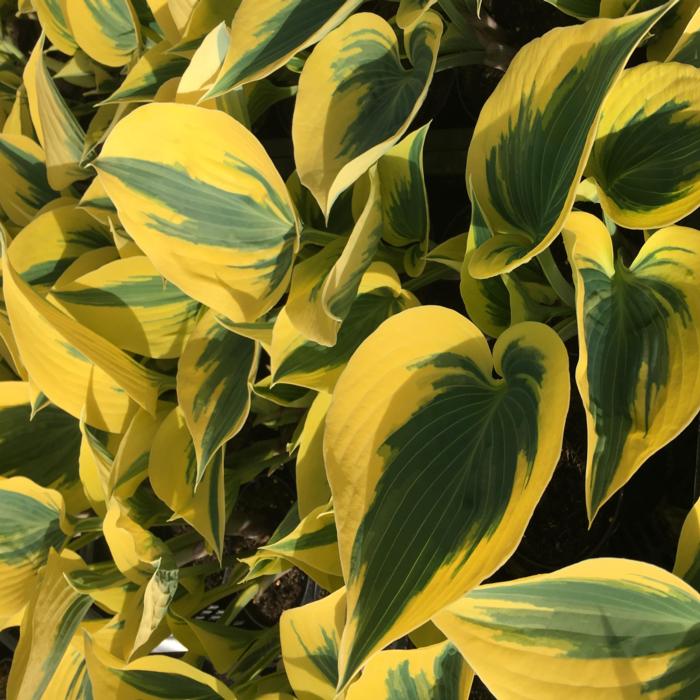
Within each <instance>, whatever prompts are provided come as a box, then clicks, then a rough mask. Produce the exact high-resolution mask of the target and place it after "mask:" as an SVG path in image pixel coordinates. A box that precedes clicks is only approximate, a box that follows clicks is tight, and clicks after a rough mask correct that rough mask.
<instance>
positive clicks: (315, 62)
mask: <svg viewBox="0 0 700 700" xmlns="http://www.w3.org/2000/svg"><path fill="white" fill-rule="evenodd" d="M441 35H442V22H441V20H440V18H439V17H438V16H437V15H436V14H434V13H432V12H429V13H426V14H425V15H424V16H423V18H422V19H421V20H420V21H419V22H418V23H417V24H415V25H414V26H413V27H411V29H410V30H409V31H407V32H406V34H405V36H404V47H405V50H406V53H407V55H408V57H409V59H410V62H411V66H412V67H411V68H410V69H406V68H404V67H403V65H402V64H401V61H400V58H399V47H398V45H397V38H396V35H395V34H394V31H393V29H392V28H391V26H390V25H389V24H388V23H387V22H386V21H385V20H384V19H382V18H381V17H379V16H377V15H374V14H371V13H359V14H355V15H353V16H352V17H350V18H349V19H348V20H347V21H346V22H344V23H343V24H342V25H341V26H340V27H338V28H337V29H335V30H333V31H332V32H331V33H330V34H328V36H326V37H325V39H323V40H322V41H321V43H320V44H318V46H317V47H316V48H315V49H314V51H313V53H312V54H311V56H310V57H309V59H308V60H307V61H306V64H305V65H304V70H303V71H302V74H301V76H300V79H299V93H298V96H297V101H296V106H295V110H294V121H293V125H292V138H293V141H294V155H295V160H296V165H297V171H298V173H299V179H300V180H301V182H302V184H303V185H305V186H306V187H307V188H308V189H309V190H311V192H312V193H313V195H314V197H315V198H316V201H317V202H318V204H319V206H320V207H321V211H322V212H323V213H324V215H325V216H326V218H328V215H329V213H330V210H331V207H332V206H333V203H334V202H335V201H336V199H337V198H338V196H339V195H340V194H341V193H342V192H343V191H344V190H346V189H347V188H348V187H349V186H350V185H352V184H353V182H355V181H356V180H357V179H358V178H359V177H360V176H361V175H362V174H363V173H364V172H365V171H366V170H367V169H368V168H369V167H370V166H371V165H372V164H373V163H375V162H376V161H377V160H378V159H379V157H380V156H382V155H383V154H384V153H386V152H387V151H388V150H389V149H390V148H391V147H392V146H393V145H394V144H395V143H396V142H397V141H398V140H399V139H400V138H401V136H402V135H403V134H404V132H405V131H406V129H407V128H408V126H409V125H410V123H411V121H412V119H413V117H414V115H415V114H416V112H417V111H418V109H419V107H420V105H421V104H422V102H423V100H424V99H425V95H426V93H427V90H428V86H429V85H430V81H431V79H432V75H433V71H434V69H435V61H436V59H437V50H438V46H439V43H440V36H441ZM377 79H381V89H376V88H375V87H374V86H373V83H374V81H376V80H377Z"/></svg>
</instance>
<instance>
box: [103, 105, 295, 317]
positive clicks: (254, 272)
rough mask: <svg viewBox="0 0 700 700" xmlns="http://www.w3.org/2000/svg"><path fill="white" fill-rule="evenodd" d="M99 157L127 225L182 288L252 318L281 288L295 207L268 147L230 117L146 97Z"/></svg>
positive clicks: (229, 312) (285, 277) (233, 314)
mask: <svg viewBox="0 0 700 700" xmlns="http://www.w3.org/2000/svg"><path fill="white" fill-rule="evenodd" d="M232 144H235V148H234V147H233V146H232ZM232 149H233V150H232ZM233 151H235V153H234V152H233ZM95 166H96V168H97V171H98V173H99V176H100V180H101V182H102V185H103V187H104V188H105V191H106V192H107V195H108V196H109V198H110V199H111V200H112V201H113V202H114V204H115V206H116V207H117V211H118V212H119V219H120V221H121V223H122V225H123V226H124V228H125V229H126V231H127V233H128V234H129V235H130V236H131V238H133V239H134V241H135V242H136V243H137V245H138V246H139V247H140V248H141V249H142V250H143V251H144V253H145V254H146V255H147V256H148V257H149V258H150V259H151V261H152V262H153V265H154V266H155V267H156V269H157V270H158V271H159V272H160V273H161V274H162V275H163V277H165V278H166V279H168V280H170V281H171V282H172V283H173V284H175V286H176V287H178V288H180V289H181V290H182V291H183V292H185V294H187V295H188V296H190V297H192V298H193V299H196V300H197V301H201V302H202V303H203V304H206V305H207V306H210V307H211V308H213V309H214V310H216V311H218V312H219V313H221V314H223V315H224V316H227V317H228V318H230V319H232V320H233V321H255V320H256V319H257V318H258V317H259V316H261V315H262V314H263V313H265V312H266V311H267V310H268V309H270V308H271V307H272V306H273V305H274V304H275V303H276V302H277V301H278V300H279V298H280V297H281V296H282V294H283V293H284V291H285V289H286V285H287V283H288V281H289V276H290V272H291V265H292V258H293V255H294V251H295V247H296V241H297V228H298V221H297V218H296V213H295V211H294V206H293V205H292V203H291V200H290V199H289V196H288V194H287V190H286V188H285V186H284V182H283V181H282V179H281V178H280V176H279V175H278V173H277V171H276V170H275V167H274V165H273V164H272V162H271V161H270V159H269V157H268V156H267V154H266V153H265V151H264V149H263V148H262V146H261V145H260V143H259V142H258V141H257V139H256V138H255V137H254V136H253V135H252V134H251V133H250V132H249V131H247V130H246V129H245V128H244V127H243V126H242V125H241V124H239V123H238V122H237V121H236V120H235V119H233V118H232V117H230V116H228V115H227V114H224V113H222V112H218V111H213V110H209V109H204V108H201V107H194V106H191V105H182V104H151V105H145V106H143V107H140V108H139V109H137V110H135V111H134V112H132V113H131V114H129V115H128V116H127V117H125V118H124V119H122V120H121V121H120V122H119V123H118V124H117V125H116V126H115V127H114V129H113V130H112V132H111V134H110V135H109V137H108V138H107V141H106V142H105V145H104V147H103V149H102V153H101V155H100V157H99V158H98V159H97V161H96V163H95Z"/></svg>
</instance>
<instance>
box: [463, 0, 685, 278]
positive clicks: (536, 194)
mask: <svg viewBox="0 0 700 700" xmlns="http://www.w3.org/2000/svg"><path fill="white" fill-rule="evenodd" d="M672 4H673V2H671V3H666V4H665V5H663V6H662V7H660V8H658V9H656V10H650V11H649V12H646V13H641V14H636V15H631V16H629V17H623V18H621V19H617V20H607V19H599V20H592V21H590V22H586V23H585V24H583V25H581V26H577V27H564V28H559V29H554V30H552V31H551V32H548V33H547V34H545V35H544V36H543V37H541V38H539V39H536V40H535V41H533V42H531V43H529V44H528V45H527V46H526V47H524V48H523V50H522V51H520V52H519V54H518V55H517V56H516V58H515V60H514V61H513V62H512V64H511V65H510V67H509V69H508V71H507V73H506V75H505V77H504V79H503V80H502V81H501V82H500V83H499V85H498V87H497V88H496V89H495V90H494V92H493V94H492V95H491V96H490V97H489V99H488V100H487V102H486V104H485V105H484V108H483V109H482V111H481V114H480V115H479V121H478V122H477V125H476V128H475V131H474V137H473V138H472V141H471V144H470V146H469V154H468V158H467V174H468V178H469V179H470V181H471V186H472V187H473V190H474V193H475V195H476V198H477V200H478V201H479V204H480V206H481V208H482V211H483V213H484V216H485V218H486V220H487V221H488V223H489V225H490V227H491V229H492V232H493V234H494V236H493V238H492V239H491V240H489V241H487V242H486V243H484V244H483V245H482V246H480V247H479V249H478V250H477V251H476V252H475V253H474V255H473V257H472V259H471V262H470V264H469V271H470V273H471V274H472V276H473V277H477V278H484V277H493V276H495V275H497V274H500V273H503V272H508V271H510V270H513V269H514V268H516V267H518V266H519V265H522V264H523V263H525V262H527V261H528V260H530V259H531V258H533V257H534V256H535V255H537V254H538V253H540V252H541V251H542V250H544V249H545V248H547V247H548V246H549V245H550V243H551V242H552V240H553V239H554V237H556V236H557V235H558V233H559V232H560V230H561V227H562V225H563V223H564V220H565V218H566V216H567V214H568V213H569V211H570V210H571V207H572V205H573V203H574V197H575V193H576V186H577V185H578V182H579V180H580V178H581V175H582V173H583V169H584V167H585V165H586V160H587V158H588V155H589V153H590V150H591V147H592V146H593V139H594V137H595V128H596V125H597V122H598V120H599V117H600V113H601V109H602V106H603V102H604V100H605V96H606V94H607V92H608V91H609V90H610V88H611V87H612V86H613V85H614V84H615V82H616V80H617V79H618V77H619V75H620V73H621V72H622V69H623V68H624V65H625V63H626V61H627V59H628V58H629V55H630V54H631V53H632V51H633V50H634V48H635V47H636V46H637V44H638V43H639V42H640V41H641V40H642V38H643V37H644V35H645V34H646V33H647V32H648V31H649V30H650V29H651V28H652V27H653V26H654V24H655V22H657V21H658V19H659V18H660V17H662V16H663V14H664V12H665V11H666V10H668V8H669V7H670V6H671V5H672Z"/></svg>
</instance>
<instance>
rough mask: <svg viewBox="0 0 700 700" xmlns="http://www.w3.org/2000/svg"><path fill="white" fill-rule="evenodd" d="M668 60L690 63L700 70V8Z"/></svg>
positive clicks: (696, 10) (687, 25)
mask: <svg viewBox="0 0 700 700" xmlns="http://www.w3.org/2000/svg"><path fill="white" fill-rule="evenodd" d="M686 5H692V3H686ZM684 7H685V5H684ZM666 60H667V61H675V62H676V63H688V64H689V65H691V66H695V67H696V68H700V8H697V9H695V13H694V14H693V15H692V17H691V18H690V20H689V21H688V23H687V24H686V25H685V29H683V33H682V34H681V36H680V38H679V39H678V41H677V42H676V45H675V46H674V47H673V49H672V50H671V52H670V53H669V55H668V58H667V59H666Z"/></svg>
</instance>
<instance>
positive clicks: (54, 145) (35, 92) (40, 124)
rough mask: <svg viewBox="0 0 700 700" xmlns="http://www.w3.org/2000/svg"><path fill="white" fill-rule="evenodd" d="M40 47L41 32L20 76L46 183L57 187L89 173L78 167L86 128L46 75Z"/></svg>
mask: <svg viewBox="0 0 700 700" xmlns="http://www.w3.org/2000/svg"><path fill="white" fill-rule="evenodd" d="M43 51H44V35H43V34H42V35H41V37H40V38H39V41H37V43H36V45H35V46H34V50H33V51H32V53H31V55H30V56H29V60H28V61H27V65H26V67H25V69H24V74H23V77H24V86H25V89H26V90H27V99H28V100H29V111H30V113H31V115H32V123H33V124H34V130H35V131H36V135H37V137H38V139H39V143H40V144H41V145H42V147H43V148H44V153H45V154H46V170H47V178H48V181H49V185H51V187H52V188H53V189H54V190H57V191H58V190H63V189H65V188H66V187H68V186H69V185H70V184H72V183H73V182H75V181H76V180H83V179H85V178H87V177H89V173H88V172H86V171H85V170H83V169H82V168H81V167H80V161H81V159H82V154H83V142H84V141H85V132H84V131H83V129H82V127H81V126H80V124H79V123H78V120H77V119H76V118H75V116H73V113H72V112H71V111H70V109H68V106H67V105H66V103H65V101H64V99H63V97H62V96H61V93H60V92H59V91H58V89H57V88H56V85H55V84H54V82H53V79H52V78H51V76H50V75H49V72H48V70H47V69H46V65H45V64H44V54H43Z"/></svg>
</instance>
